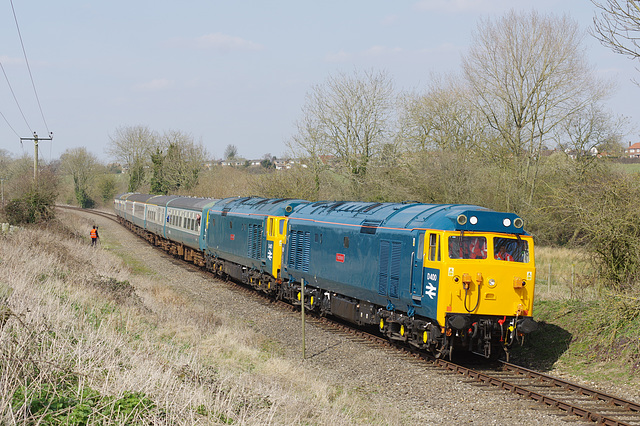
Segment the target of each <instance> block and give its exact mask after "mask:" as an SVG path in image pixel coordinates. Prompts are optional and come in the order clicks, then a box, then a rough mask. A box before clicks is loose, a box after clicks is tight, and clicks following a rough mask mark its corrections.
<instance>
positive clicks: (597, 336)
mask: <svg viewBox="0 0 640 426" xmlns="http://www.w3.org/2000/svg"><path fill="white" fill-rule="evenodd" d="M535 319H536V321H538V322H539V325H540V328H539V329H538V330H537V331H535V332H533V333H532V334H531V335H530V336H528V337H527V342H526V344H525V345H524V346H522V347H517V348H514V350H513V352H512V354H513V356H514V358H515V360H516V361H517V362H519V363H522V364H525V365H527V366H529V367H532V368H535V369H539V370H542V371H548V370H551V369H553V368H556V367H558V366H561V368H562V369H563V370H566V371H567V372H569V373H570V374H572V375H575V376H579V377H582V378H584V379H586V380H602V379H603V378H606V380H608V381H611V382H613V383H627V384H629V383H635V382H638V381H639V380H640V371H638V366H640V364H639V362H638V359H640V331H639V330H640V301H639V300H638V299H636V298H633V297H630V296H623V295H613V294H610V295H607V296H604V297H603V298H602V299H601V300H599V301H580V300H575V299H573V300H556V301H541V302H538V303H537V305H536V314H535Z"/></svg>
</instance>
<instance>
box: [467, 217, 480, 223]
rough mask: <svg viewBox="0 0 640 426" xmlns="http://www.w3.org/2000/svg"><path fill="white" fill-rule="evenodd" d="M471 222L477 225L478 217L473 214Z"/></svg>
mask: <svg viewBox="0 0 640 426" xmlns="http://www.w3.org/2000/svg"><path fill="white" fill-rule="evenodd" d="M469 223H471V224H472V225H476V224H477V223H478V218H477V217H475V216H471V217H470V218H469Z"/></svg>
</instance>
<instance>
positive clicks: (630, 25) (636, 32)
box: [591, 0, 640, 59]
mask: <svg viewBox="0 0 640 426" xmlns="http://www.w3.org/2000/svg"><path fill="white" fill-rule="evenodd" d="M592 3H593V4H594V5H595V6H596V7H597V8H598V9H600V13H599V14H596V17H595V18H593V24H594V28H593V29H592V30H591V34H592V35H593V36H595V37H596V38H597V39H598V40H600V42H601V43H602V44H603V45H604V46H606V47H609V48H610V49H611V50H613V51H614V52H616V53H620V54H622V55H626V56H629V57H630V58H631V59H638V58H640V1H638V0H626V1H619V0H606V1H604V2H603V1H595V0H592Z"/></svg>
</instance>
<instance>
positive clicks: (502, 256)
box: [495, 244, 513, 262]
mask: <svg viewBox="0 0 640 426" xmlns="http://www.w3.org/2000/svg"><path fill="white" fill-rule="evenodd" d="M495 257H496V259H498V260H508V261H509V262H513V256H511V255H510V254H509V253H508V252H507V248H506V247H505V246H504V244H502V245H501V246H500V249H499V250H498V252H497V253H496V256H495Z"/></svg>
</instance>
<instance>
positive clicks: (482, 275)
mask: <svg viewBox="0 0 640 426" xmlns="http://www.w3.org/2000/svg"><path fill="white" fill-rule="evenodd" d="M441 241H442V261H443V262H442V270H441V273H442V275H441V276H442V279H441V282H440V289H439V297H438V307H437V311H438V318H437V320H438V323H439V324H441V325H442V324H444V327H443V332H444V336H445V342H446V343H445V345H444V346H443V353H448V354H449V355H450V354H451V352H452V351H453V350H454V349H455V348H460V349H462V350H470V351H474V352H479V353H482V354H484V355H485V356H486V357H492V356H499V355H500V354H501V353H502V350H503V349H504V350H505V351H506V352H507V356H508V349H509V347H510V346H511V344H512V343H513V342H514V341H515V340H517V338H518V337H520V336H523V335H524V334H526V333H529V332H531V331H533V330H535V328H536V327H537V325H536V323H535V322H534V321H533V319H532V314H533V312H532V310H533V297H534V288H535V263H534V253H533V239H532V238H531V237H530V236H528V235H520V234H503V233H487V232H443V233H442V235H441Z"/></svg>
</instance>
